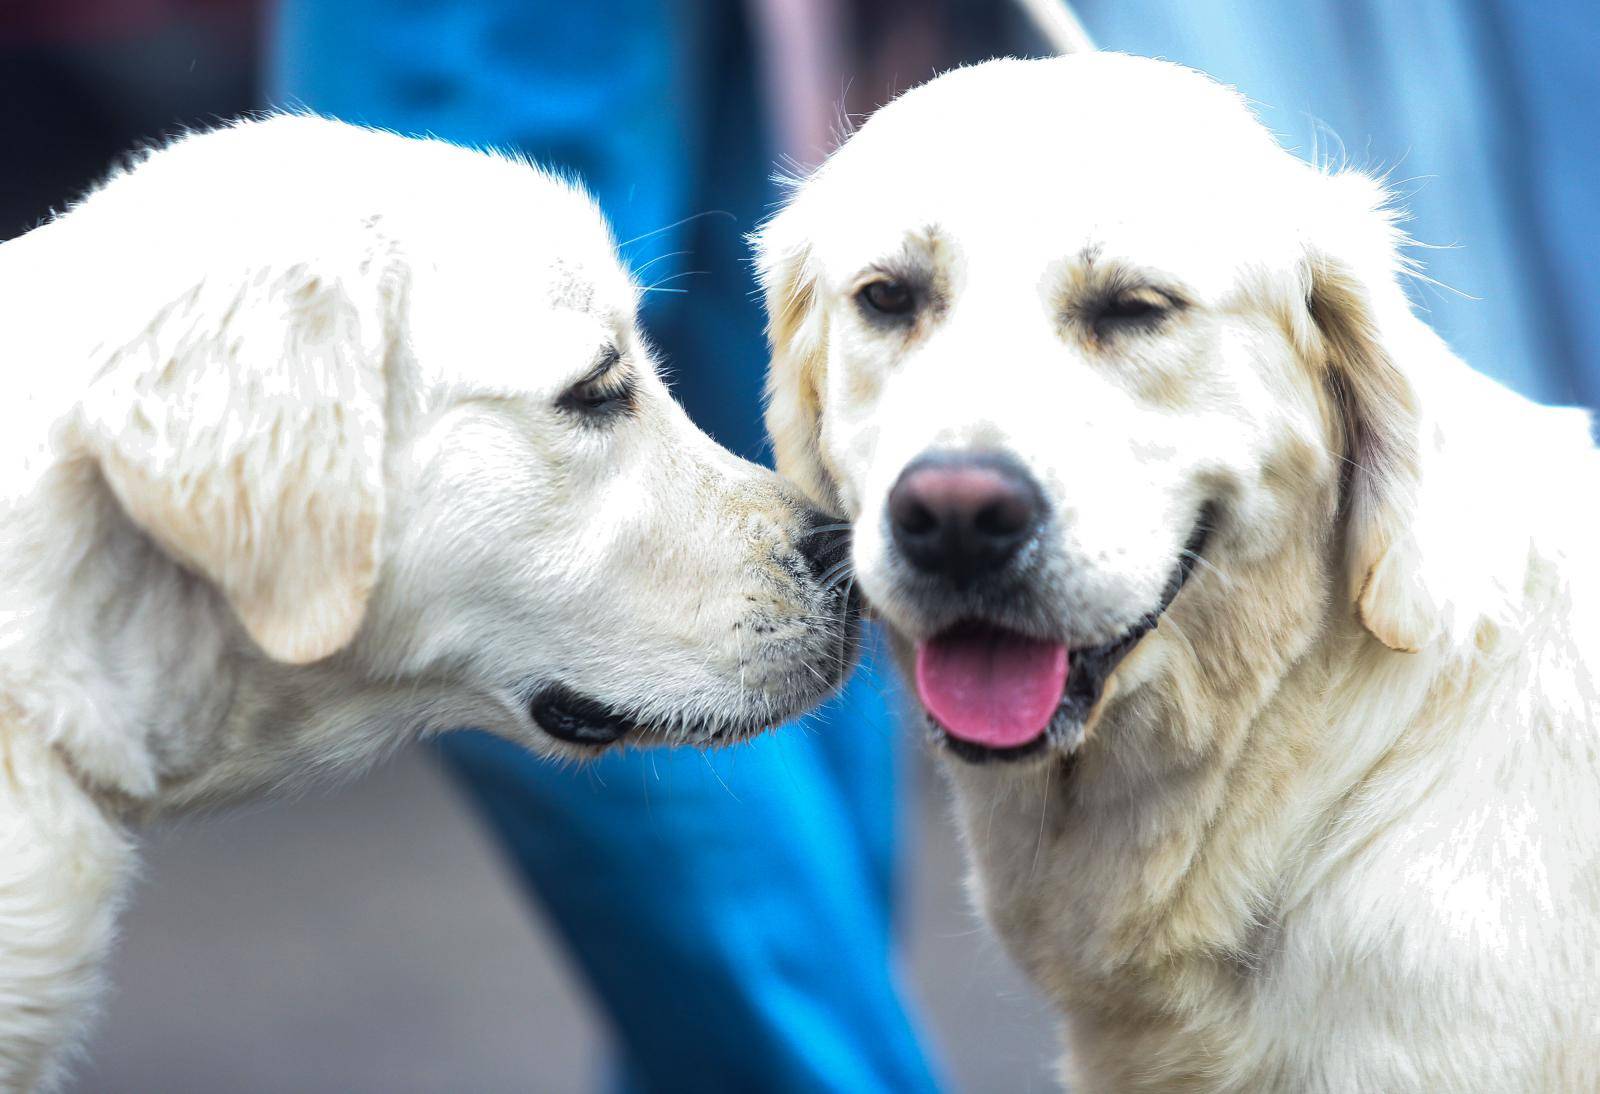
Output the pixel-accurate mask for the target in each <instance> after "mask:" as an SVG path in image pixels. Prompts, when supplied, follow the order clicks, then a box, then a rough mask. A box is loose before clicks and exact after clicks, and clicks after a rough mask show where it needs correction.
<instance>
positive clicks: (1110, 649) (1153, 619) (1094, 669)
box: [927, 504, 1214, 764]
mask: <svg viewBox="0 0 1600 1094" xmlns="http://www.w3.org/2000/svg"><path fill="white" fill-rule="evenodd" d="M1213 517H1214V513H1213V509H1212V506H1210V505H1209V504H1208V505H1205V506H1203V507H1202V508H1201V510H1200V515H1199V517H1198V518H1197V519H1196V521H1195V525H1194V531H1193V532H1192V533H1191V534H1190V536H1189V540H1188V542H1187V543H1185V544H1184V547H1183V551H1182V553H1181V554H1180V555H1179V556H1178V563H1177V566H1176V567H1174V569H1173V571H1172V576H1171V577H1170V578H1168V579H1167V586H1166V588H1165V589H1164V590H1163V592H1162V595H1161V603H1160V604H1159V605H1158V606H1157V607H1156V608H1155V609H1154V610H1153V611H1150V612H1148V613H1146V614H1145V615H1144V616H1143V617H1141V618H1140V619H1139V621H1138V622H1137V623H1135V624H1134V625H1133V626H1132V627H1130V628H1129V629H1128V630H1126V631H1125V632H1123V633H1122V634H1121V635H1120V636H1118V637H1117V638H1114V639H1112V640H1111V641H1110V642H1106V643H1103V644H1101V645H1098V646H1086V647H1083V648H1080V649H1069V650H1068V658H1069V665H1070V668H1069V669H1068V672H1067V683H1066V687H1065V688H1064V689H1063V691H1062V695H1061V705H1060V706H1059V707H1058V708H1057V710H1056V713H1055V716H1054V717H1053V718H1052V719H1051V721H1050V725H1049V727H1047V728H1046V730H1045V731H1044V732H1043V733H1041V734H1039V736H1037V737H1035V738H1034V739H1033V740H1031V741H1029V742H1028V743H1027V744H1023V745H1017V746H1015V747H1013V748H987V747H985V746H983V745H980V744H974V743H972V742H971V741H963V740H959V739H958V738H956V737H953V736H952V735H951V734H949V733H947V732H946V731H945V730H944V728H943V727H942V726H940V725H939V724H938V722H936V721H935V720H934V719H933V717H932V716H931V715H928V716H927V720H928V724H929V726H930V727H931V728H932V729H933V730H934V731H935V732H936V733H937V736H938V738H939V743H940V744H941V745H942V746H943V747H944V748H945V749H946V750H948V751H949V752H950V754H951V755H953V756H955V757H956V758H958V759H960V760H964V761H966V762H967V763H974V764H978V763H994V762H1001V763H1005V762H1015V761H1019V760H1029V759H1032V758H1034V757H1035V756H1037V755H1039V754H1040V753H1042V752H1043V751H1044V750H1045V749H1046V748H1047V747H1049V745H1050V743H1051V739H1052V737H1057V736H1060V735H1061V731H1062V730H1063V729H1071V730H1075V731H1079V732H1081V730H1082V727H1083V726H1084V725H1086V724H1087V723H1088V720H1089V715H1090V713H1091V712H1092V711H1093V710H1094V707H1095V704H1096V703H1098V702H1099V701H1100V697H1101V695H1102V694H1103V693H1104V691H1105V685H1106V681H1107V680H1109V679H1110V678H1111V674H1112V673H1113V672H1115V671H1116V668H1117V666H1118V665H1120V664H1121V663H1122V659H1123V658H1124V657H1126V656H1127V655H1128V653H1129V652H1130V651H1131V650H1132V649H1133V647H1134V646H1136V645H1138V644H1139V640H1140V639H1141V638H1143V637H1144V636H1145V635H1147V634H1149V633H1150V632H1151V631H1152V630H1154V629H1155V627H1156V624H1157V623H1159V622H1160V621H1161V616H1162V614H1163V613H1164V612H1165V611H1166V610H1167V609H1168V608H1169V607H1171V606H1172V602H1173V601H1174V600H1176V599H1177V598H1178V593H1180V592H1182V591H1183V587H1184V585H1185V584H1186V583H1187V582H1188V580H1189V575H1190V574H1191V573H1193V572H1194V568H1195V566H1196V565H1198V564H1199V562H1200V559H1201V554H1202V552H1203V551H1204V550H1205V546H1206V541H1207V539H1208V538H1209V537H1210V535H1211V528H1212V525H1213V523H1214V520H1213ZM970 625H971V624H970V623H968V624H958V626H970Z"/></svg>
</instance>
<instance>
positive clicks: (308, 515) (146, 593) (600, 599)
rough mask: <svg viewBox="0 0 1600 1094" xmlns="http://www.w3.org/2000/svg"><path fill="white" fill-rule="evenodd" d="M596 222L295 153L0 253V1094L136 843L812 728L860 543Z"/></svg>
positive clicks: (50, 1080)
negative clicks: (452, 757) (277, 807)
mask: <svg viewBox="0 0 1600 1094" xmlns="http://www.w3.org/2000/svg"><path fill="white" fill-rule="evenodd" d="M637 298H638V290H637V289H636V288H635V287H634V285H633V284H632V283H631V282H630V280H629V278H628V276H627V274H626V273H625V272H624V270H623V269H622V267H621V266H620V264H619V262H618V260H617V258H616V255H615V251H614V248H613V246H612V242H611V239H610V235H609V233H608V230H607V228H606V226H605V224H604V223H603V221H602V219H601V217H600V215H599V214H598V213H597V211H596V210H595V208H594V206H593V205H592V204H591V203H590V201H589V200H588V199H587V198H586V197H585V196H583V195H582V194H581V193H580V192H578V191H577V190H575V189H574V188H573V187H571V186H569V185H567V184H565V183H562V182H559V181H556V180H554V179H551V178H549V177H547V176H545V175H542V174H540V173H539V172H538V171H536V170H534V169H532V168H530V167H529V166H527V165H526V164H523V163H518V162H514V161H511V160H508V159H503V158H497V157H492V156H487V155H482V154H479V153H475V152H469V151H466V150H463V149H460V148H455V147H451V146H449V145H446V144H442V143H438V142H424V141H412V140H405V139H402V138H400V137H396V136H393V135H390V134H384V133H376V132H371V131H367V130H361V129H356V128H352V127H349V126H345V125H341V124H338V123H334V122H329V121H325V120H321V119H317V118H309V117H280V118H276V119H271V120H267V121H263V122H252V123H245V124H241V125H238V126H235V127H233V128H230V129H225V130H220V131H217V132H214V133H210V134H206V135H202V136H195V137H190V138H187V139H184V140H180V141H178V142H177V143H176V144H174V145H172V146H170V147H168V148H165V149H163V150H161V151H158V152H156V153H154V154H153V155H151V156H150V157H149V158H148V159H147V160H146V161H145V162H143V163H142V164H140V165H139V166H137V167H135V168H133V169H132V170H131V171H130V172H128V173H124V174H122V175H120V176H119V177H117V178H114V179H113V180H112V181H111V182H110V183H109V184H107V185H106V186H105V187H104V188H103V189H101V190H100V191H99V192H97V193H95V194H93V195H92V196H91V197H89V198H88V199H87V200H86V201H85V202H84V203H83V204H82V205H81V206H79V207H78V208H76V209H75V210H73V211H72V212H70V213H68V214H67V215H65V216H63V217H61V218H59V219H57V220H56V221H54V222H53V223H50V224H48V225H46V226H44V227H41V228H39V229H37V230H36V231H34V232H32V233H30V234H28V235H26V236H24V237H22V238H21V239H18V240H16V241H14V242H12V243H8V244H6V245H5V246H4V247H0V308H3V309H4V317H3V322H0V348H3V352H4V359H5V361H6V365H7V376H8V381H7V387H6V392H5V398H4V400H0V476H3V477H0V833H3V847H4V850H3V851H0V1089H4V1090H8V1091H10V1090H27V1089H35V1088H39V1087H46V1088H47V1087H49V1086H51V1085H53V1084H54V1083H55V1082H56V1081H57V1079H58V1077H59V1074H60V1066H59V1065H60V1059H61V1055H62V1049H63V1048H64V1047H66V1046H68V1045H70V1044H71V1043H72V1041H73V1038H74V1034H75V1032H76V1031H77V1030H78V1029H79V1028H80V1027H81V1025H82V1020H83V1017H84V1015H85V1012H86V1010H87V1009H88V1006H89V1004H90V1003H91V1001H92V999H93V997H94V995H95V993H96V989H97V986H98V979H99V978H98V974H97V969H98V967H99V965H100V963H101V960H102V958H103V956H104V954H105V952H106V948H107V945H108V943H109V941H110V939H111V936H112V931H113V919H114V917H115V913H116V910H117V905H118V902H119V900H120V898H121V894H122V892H123V890H124V888H125V884H126V882H127V879H128V876H129V873H130V870H131V869H132V865H133V857H134V856H133V850H132V845H131V843H130V838H129V834H128V829H127V822H128V821H129V820H131V819H134V818H138V817H142V816H147V815H149V814H151V813H154V812H157V811H160V810H165V809H172V808H178V807H183V806H189V805H193V804H195V803H203V802H211V801H216V800H219V799H222V798H225V797H229V796H232V795H236V794H239V793H243V792H248V791H252V790H257V789H264V788H275V787H278V786H280V785H283V784H285V783H291V782H294V781H296V780H299V779H301V778H303V777H305V776H307V775H309V774H311V773H313V772H316V771H320V770H327V769H333V768H345V769H353V768H357V767H359V766H361V765H363V764H366V763H369V762H371V761H372V760H374V759H375V758H376V757H377V756H379V755H380V754H381V753H383V752H384V751H386V750H388V749H392V748H393V747H395V746H397V745H398V744H400V743H401V742H403V741H405V740H408V739H412V738H415V737H416V736H418V735H419V734H422V733H427V732H431V731H436V730H444V729H449V728H452V727H461V726H477V727H482V728H484V729H488V730H491V731H493V732H496V733H500V734H503V735H505V736H507V737H509V738H512V739H514V740H517V741H521V742H523V743H525V744H527V745H529V746H530V747H532V748H534V749H535V750H537V751H540V752H543V753H546V754H549V755H552V756H561V757H578V756H584V755H590V754H593V753H594V752H595V751H596V750H597V749H600V748H603V747H605V746H607V745H609V744H612V743H614V742H617V741H619V740H623V739H626V740H628V741H629V742H637V743H692V744H699V745H711V744H720V743H723V742H728V741H734V740H738V739H740V738H742V737H745V736H747V735H749V734H752V733H754V732H757V731H759V730H760V729H761V728H763V727H765V726H769V725H772V724H774V723H775V722H778V721H780V720H782V719H784V718H786V717H788V716H790V715H793V714H795V713H796V712H798V711H800V710H802V709H804V708H805V707H807V706H808V705H810V704H812V703H814V702H815V701H817V700H818V699H819V698H820V697H821V695H822V694H823V693H824V692H825V691H826V690H827V689H828V688H829V687H831V686H832V685H833V684H835V683H836V682H837V681H838V680H839V679H840V677H841V676H842V675H843V673H844V671H845V669H846V667H847V664H848V661H849V659H850V657H851V655H852V654H853V645H854V630H853V622H852V620H851V618H850V616H851V613H850V611H849V610H848V605H847V604H846V597H845V594H844V593H842V592H840V591H839V590H837V589H834V588H831V587H830V586H829V585H828V584H827V583H825V581H824V576H825V575H824V570H825V569H826V568H827V567H828V566H829V565H831V564H832V563H833V562H834V559H833V558H831V557H830V556H831V555H836V554H837V555H840V556H841V557H842V552H843V543H842V540H841V538H840V536H839V535H838V534H829V530H828V529H819V523H818V519H817V517H816V514H815V513H814V511H812V510H810V509H809V508H807V507H806V506H805V504H804V503H803V502H802V501H801V500H800V499H799V497H798V495H796V494H794V493H793V492H792V490H790V489H789V488H788V487H786V486H784V485H782V484H781V482H780V480H779V479H778V478H777V477H776V476H775V475H773V474H771V473H770V472H767V471H763V470H761V469H759V468H757V467H754V466H752V465H750V464H746V463H744V462H742V461H739V460H736V459H734V458H733V457H732V456H730V455H728V454H727V453H725V452H724V451H722V450H721V449H719V448H717V447H716V446H715V445H714V444H713V443H712V442H711V441H710V439H709V438H707V437H706V436H704V435H703V434H702V433H700V432H699V431H697V430H696V429H695V428H694V426H692V425H691V424H690V422H689V420H688V418H687V417H686V416H685V415H684V414H683V412H682V410H681V409H680V408H679V407H678V406H677V405H676V404H675V403H673V401H672V400H671V398H670V397H669V396H668V394H667V391H666V389H665V387H664V386H663V384H662V381H661V380H660V379H659V378H658V376H657V375H656V372H655V370H654V367H653V364H652V361H651V357H650V351H649V349H648V347H647V346H646V345H645V344H644V342H643V340H642V338H641V335H640V333H639V332H638V330H637V329H636V328H635V324H634V311H635V303H636V301H637Z"/></svg>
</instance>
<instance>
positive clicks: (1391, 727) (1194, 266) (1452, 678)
mask: <svg viewBox="0 0 1600 1094" xmlns="http://www.w3.org/2000/svg"><path fill="white" fill-rule="evenodd" d="M1400 242H1401V240H1400V238H1399V234H1398V232H1397V231H1396V228H1395V217H1394V215H1393V214H1392V213H1390V212H1388V211H1387V210H1386V196H1385V194H1384V193H1383V191H1382V188H1381V187H1380V185H1379V184H1378V183H1376V182H1374V181H1373V180H1371V179H1369V178H1367V177H1363V176H1362V175H1359V174H1355V173H1350V172H1338V173H1326V172H1323V171H1320V170H1317V169H1314V168H1312V167H1309V166H1307V165H1306V164H1304V163H1302V162H1301V161H1299V160H1296V159H1294V158H1293V157H1291V156H1290V155H1289V154H1288V153H1286V152H1284V151H1283V150H1282V149H1281V148H1279V147H1278V146H1277V145H1276V144H1275V143H1274V142H1273V140H1272V139H1271V138H1270V137H1269V136H1268V134H1267V133H1266V131H1265V130H1264V129H1263V128H1262V127H1261V126H1260V125H1259V124H1258V123H1257V121H1256V120H1255V119H1254V118H1253V117H1252V116H1251V114H1250V112H1249V110H1248V109H1247V108H1246V107H1245V105H1244V104H1243V102H1242V100H1241V99H1240V98H1239V96H1237V95H1236V94H1234V93H1233V92H1232V91H1231V90H1228V89H1226V88H1223V87H1221V86H1219V85H1217V84H1215V83H1213V82H1212V81H1210V80H1208V79H1206V78H1205V77H1203V76H1200V75H1198V74H1196V73H1194V72H1191V71H1188V70H1185V69H1182V68H1179V67H1177V66H1174V65H1170V64H1164V63H1160V62H1155V61H1148V60H1140V59H1135V58H1129V57H1123V56H1115V55H1088V56H1082V57H1069V58H1064V59H1058V60H1047V61H999V62H993V63H990V64H985V65H980V66H977V67H975V68H970V69H966V70H962V71H958V72H954V73H951V74H949V75H946V76H943V77H941V78H939V79H937V80H934V81H933V82H932V83H930V84H928V85H926V86H924V87H921V88H919V89H917V90H915V91H912V92H911V93H909V94H907V95H905V96H903V97H902V98H900V99H899V100H898V101H896V102H894V103H893V104H891V105H890V106H888V107H887V108H885V109H884V110H882V111H881V112H879V113H878V114H877V115H876V116H875V117H873V118H872V119H871V120H870V121H869V122H868V123H867V124H866V125H865V127H864V128H862V130H861V131H860V132H858V133H857V134H855V136H854V137H853V138H852V139H850V140H849V141H848V143H847V144H846V145H845V146H844V147H843V148H842V149H841V150H840V151H839V152H837V153H836V154H835V155H834V156H833V158H832V159H831V160H830V161H829V162H828V163H827V164H826V165H825V166H823V167H822V168H821V169H820V170H819V171H818V172H817V173H816V175H815V176H814V177H813V178H812V179H810V180H809V181H808V182H806V183H804V184H803V185H801V186H800V187H799V189H798V191H797V193H796V194H795V195H794V197H793V199H792V202H791V203H790V204H789V206H788V208H787V209H786V210H785V211H784V212H782V213H781V214H779V215H778V216H777V217H776V218H775V219H774V220H773V221H772V222H771V223H770V225H769V226H768V227H767V228H766V229H765V230H764V231H763V233H762V234H761V237H760V239H759V247H760V252H761V257H760V262H761V267H762V270H763V274H764V277H765V282H766V288H767V294H768V306H769V309H770V316H771V332H772V337H773V341H774V349H775V363H774V372H773V375H772V381H771V399H772V402H771V408H770V412H769V418H768V420H769V425H770V427H771V430H772V433H773V435H774V437H775V439H776V442H777V445H778V451H779V455H780V463H779V466H780V470H783V471H786V472H787V473H789V474H790V475H792V476H794V477H795V478H797V479H798V480H799V481H801V482H802V483H803V484H804V485H805V486H806V488H807V489H808V492H809V493H810V494H811V495H812V497H813V498H814V499H816V500H817V501H818V502H819V503H821V504H824V505H826V506H828V507H830V508H836V509H838V510H840V511H842V512H844V513H846V514H848V516H849V517H850V519H851V520H852V521H853V522H854V525H855V538H854V547H853V557H854V563H855V571H856V574H857V577H858V580H859V583H860V586H861V588H862V590H863V592H864V593H865V596H866V599H867V602H868V603H869V605H872V606H873V607H874V608H875V610H876V611H877V612H878V613H879V614H881V616H882V617H883V618H884V619H885V620H887V621H888V623H889V624H891V626H892V627H893V629H894V630H895V631H896V632H897V636H898V643H899V646H900V651H901V653H902V655H903V658H904V660H905V662H906V663H907V667H908V669H909V671H910V673H911V675H912V676H913V679H914V681H915V684H916V688H917V691H918V694H919V695H920V697H921V699H922V703H923V705H924V707H925V708H926V711H927V713H928V716H929V724H930V726H931V727H932V732H933V733H934V734H935V736H936V737H937V738H938V739H939V740H940V741H941V742H943V745H944V746H945V747H944V751H945V752H946V753H947V754H948V755H949V756H950V757H951V762H950V763H949V764H948V767H949V769H950V772H951V778H952V782H953V784H954V787H955V791H956V797H957V800H958V812H959V817H960V822H961V826H962V829H963V831H964V834H965V839H966V841H967V844H968V847H969V849H970V851H971V855H972V860H973V862H974V865H975V887H976V892H977V896H978V899H979V901H980V903H981V906H982V907H983V908H984V909H985V911H986V912H987V915H988V917H989V918H990V920H991V921H992V922H993V923H994V925H995V926H996V927H997V928H998V930H999V932H1000V934H1001V936H1002V937H1003V938H1004V939H1005V941H1006V943H1007V945H1008V947H1009V949H1010V951H1011V952H1012V953H1013V954H1014V955H1015V956H1016V957H1017V959H1018V960H1019V961H1020V962H1021V963H1022V964H1023V965H1024V966H1025V967H1026V968H1027V970H1028V971H1029V972H1030V973H1031V975H1032V976H1033V977H1034V978H1035V980H1036V981H1037V982H1038V984H1039V985H1040V986H1041V987H1042V988H1043V989H1044V990H1045V991H1046V992H1047V993H1048V994H1049V995H1050V996H1051V997H1052V998H1053V999H1054V1000H1055V1001H1056V1002H1057V1003H1058V1004H1059V1005H1060V1007H1061V1008H1062V1010H1063V1012H1064V1013H1065V1015H1066V1016H1067V1019H1068V1027H1069V1034H1070V1036H1069V1041H1070V1061H1069V1064H1068V1065H1067V1071H1068V1074H1069V1075H1071V1076H1073V1077H1074V1079H1075V1081H1076V1082H1077V1083H1079V1084H1081V1085H1078V1086H1076V1087H1075V1089H1081V1090H1087V1091H1117V1090H1168V1091H1179V1090H1181V1091H1197V1090H1274V1091H1384V1092H1388V1094H1392V1092H1396V1091H1418V1092H1421V1091H1428V1092H1434V1094H1437V1092H1439V1091H1496V1092H1509V1091H1551V1090H1562V1091H1594V1090H1597V1089H1600V736H1597V733H1596V705H1597V696H1596V682H1595V669H1596V662H1595V658H1597V657H1600V627H1597V625H1596V624H1597V620H1596V612H1597V610H1600V595H1597V593H1600V591H1597V590H1596V589H1595V588H1594V587H1593V586H1594V584H1595V573H1596V569H1597V565H1596V564H1597V560H1600V534H1597V529H1596V520H1595V516H1594V513H1595V510H1596V508H1597V506H1600V474H1597V472H1600V465H1597V460H1596V454H1595V451H1594V449H1593V446H1592V444H1591V441H1590V437H1589V433H1588V428H1587V419H1586V418H1585V416H1584V415H1582V414H1580V413H1576V412H1573V411H1560V410H1548V409H1544V408H1541V407H1538V406H1534V405H1532V404H1530V403H1528V402H1526V401H1524V400H1523V399H1521V398H1519V397H1518V396H1516V395H1514V394H1512V393H1511V392H1509V391H1507V390H1505V389H1503V388H1501V387H1499V386H1497V385H1495V384H1493V383H1491V382H1489V381H1488V380H1485V379H1483V378H1481V377H1480V376H1478V375H1476V374H1474V373H1473V372H1471V371H1470V370H1469V369H1468V368H1467V367H1466V366H1465V365H1463V364H1462V363H1461V362H1460V361H1458V360H1457V359H1456V358H1455V357H1453V356H1452V355H1451V353H1450V351H1449V350H1448V349H1447V348H1446V347H1445V345H1444V344H1443V343H1442V342H1441V341H1440V339H1439V338H1438V337H1437V336H1436V335H1434V334H1433V333H1432V332H1431V331H1430V330H1429V329H1428V328H1427V327H1426V326H1425V325H1424V324H1423V323H1422V322H1421V321H1419V320H1418V319H1417V318H1416V317H1415V316H1414V315H1413V313H1412V310H1411V308H1410V306H1409V304H1408V301H1407V298H1406V295H1405V292H1404V290H1403V287H1402V279H1403V277H1404V275H1405V274H1406V273H1407V272H1408V266H1407V262H1406V260H1405V259H1404V258H1402V257H1401V255H1400V252H1399V251H1398V250H1397V245H1398V244H1399V243H1400ZM1002 761H1010V762H1002Z"/></svg>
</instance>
